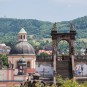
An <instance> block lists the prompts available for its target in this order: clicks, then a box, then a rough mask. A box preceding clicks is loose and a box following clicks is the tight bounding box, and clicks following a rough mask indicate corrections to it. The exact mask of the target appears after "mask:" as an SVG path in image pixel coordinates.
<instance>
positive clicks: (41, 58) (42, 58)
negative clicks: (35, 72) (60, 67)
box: [36, 55, 53, 62]
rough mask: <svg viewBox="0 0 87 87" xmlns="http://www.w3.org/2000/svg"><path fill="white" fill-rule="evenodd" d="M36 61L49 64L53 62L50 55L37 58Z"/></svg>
mask: <svg viewBox="0 0 87 87" xmlns="http://www.w3.org/2000/svg"><path fill="white" fill-rule="evenodd" d="M36 61H37V62H39V61H42V62H51V61H53V58H52V55H49V56H37V57H36Z"/></svg>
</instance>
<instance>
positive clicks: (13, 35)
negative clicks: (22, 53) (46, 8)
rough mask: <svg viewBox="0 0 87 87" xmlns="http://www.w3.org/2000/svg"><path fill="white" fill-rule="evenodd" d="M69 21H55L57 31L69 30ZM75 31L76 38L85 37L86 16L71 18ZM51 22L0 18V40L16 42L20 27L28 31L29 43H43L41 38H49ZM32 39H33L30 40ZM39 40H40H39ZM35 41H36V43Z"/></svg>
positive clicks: (86, 36)
mask: <svg viewBox="0 0 87 87" xmlns="http://www.w3.org/2000/svg"><path fill="white" fill-rule="evenodd" d="M70 22H71V21H62V22H57V27H58V32H69V28H70ZM72 23H73V24H74V26H75V30H76V32H77V35H76V39H77V40H78V39H81V40H82V39H83V38H87V33H86V32H87V16H84V17H81V18H77V19H74V20H72ZM52 25H53V23H52V22H47V21H40V20H34V19H12V18H0V42H1V43H3V42H5V43H10V45H11V43H16V41H17V34H18V32H19V31H20V29H21V28H22V27H24V28H25V30H26V31H27V33H28V40H29V42H30V43H31V44H33V45H34V44H37V45H41V44H42V45H44V44H45V43H48V42H47V41H45V42H44V43H43V41H44V40H43V38H50V37H51V35H50V33H51V29H52ZM32 40H33V41H32ZM40 40H41V41H40ZM36 42H37V43H36ZM39 42H40V43H39Z"/></svg>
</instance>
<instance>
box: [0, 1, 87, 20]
mask: <svg viewBox="0 0 87 87" xmlns="http://www.w3.org/2000/svg"><path fill="white" fill-rule="evenodd" d="M83 16H87V0H0V17H6V18H18V19H37V20H41V21H50V22H60V21H69V20H73V19H76V18H78V17H83Z"/></svg>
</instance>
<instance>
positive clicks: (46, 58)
mask: <svg viewBox="0 0 87 87" xmlns="http://www.w3.org/2000/svg"><path fill="white" fill-rule="evenodd" d="M56 60H57V61H64V60H70V56H66V55H62V56H58V57H57V58H56ZM75 60H87V55H76V56H75ZM36 61H37V62H39V61H42V62H52V61H53V57H52V55H48V56H37V57H36Z"/></svg>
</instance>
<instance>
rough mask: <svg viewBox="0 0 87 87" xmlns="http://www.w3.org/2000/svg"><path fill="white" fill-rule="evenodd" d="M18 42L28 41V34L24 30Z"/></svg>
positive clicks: (20, 33)
mask: <svg viewBox="0 0 87 87" xmlns="http://www.w3.org/2000/svg"><path fill="white" fill-rule="evenodd" d="M18 41H27V32H26V31H25V29H24V28H22V29H21V30H20V32H19V33H18Z"/></svg>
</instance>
